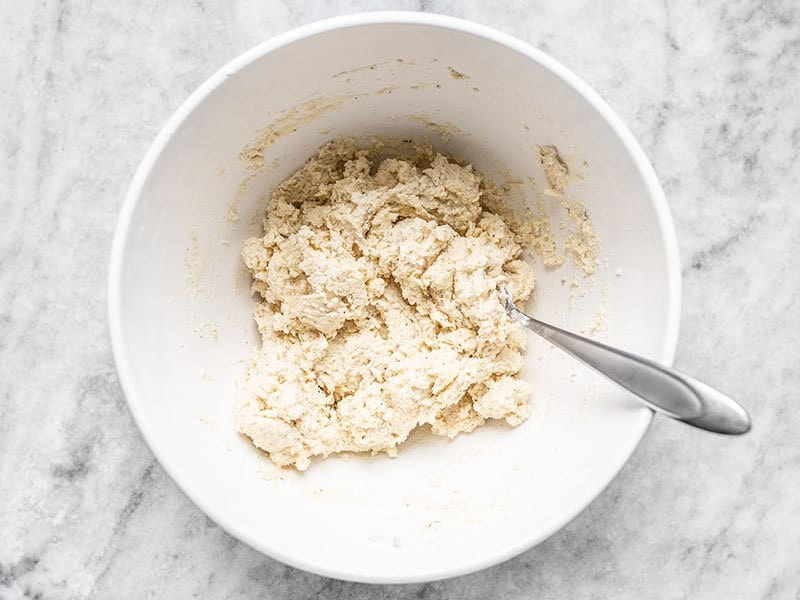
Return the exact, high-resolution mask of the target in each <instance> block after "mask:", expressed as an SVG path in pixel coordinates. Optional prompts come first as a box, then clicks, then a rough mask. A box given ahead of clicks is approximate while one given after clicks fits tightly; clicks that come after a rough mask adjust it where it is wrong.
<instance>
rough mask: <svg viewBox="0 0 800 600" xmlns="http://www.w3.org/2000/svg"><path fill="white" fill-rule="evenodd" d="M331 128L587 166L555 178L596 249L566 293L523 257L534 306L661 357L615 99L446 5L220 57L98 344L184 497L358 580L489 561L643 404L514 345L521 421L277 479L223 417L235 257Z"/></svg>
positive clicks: (660, 245) (664, 342)
mask: <svg viewBox="0 0 800 600" xmlns="http://www.w3.org/2000/svg"><path fill="white" fill-rule="evenodd" d="M449 67H452V69H454V70H456V71H458V72H460V73H462V74H463V75H465V76H466V77H468V78H457V77H455V76H454V74H453V73H452V72H451V71H450V69H449ZM426 122H434V123H438V124H439V125H441V126H443V127H445V128H446V129H447V130H448V131H449V132H450V133H452V137H449V140H444V139H442V136H440V135H439V134H438V133H437V132H436V131H434V129H435V128H434V129H432V128H431V127H430V126H428V125H426ZM270 126H271V127H272V128H273V131H274V132H275V133H278V134H280V135H277V136H276V140H275V141H274V143H273V144H272V145H270V146H269V147H267V148H266V149H265V152H264V158H265V165H266V166H265V168H264V169H263V170H261V171H260V172H258V173H257V174H255V175H254V176H253V177H250V178H249V179H248V172H247V171H246V168H245V165H244V164H243V163H242V161H241V160H240V159H239V158H238V154H239V152H240V150H241V149H242V148H243V147H244V146H246V145H247V144H248V143H250V142H251V141H253V139H254V138H255V137H256V135H257V134H258V132H259V131H263V130H264V128H265V127H267V128H269V127H270ZM337 134H347V135H370V134H378V135H392V136H402V137H411V138H415V139H428V140H430V141H432V142H433V143H434V144H436V145H437V146H439V147H442V148H445V149H446V150H448V151H450V152H453V153H455V154H456V155H458V156H462V157H466V158H467V159H469V160H470V161H471V162H472V163H473V164H474V165H475V166H476V167H477V168H478V169H479V170H481V171H483V172H485V173H487V174H488V175H489V176H491V177H494V178H496V179H501V180H504V179H508V178H509V177H512V178H516V179H519V180H521V181H523V182H525V181H527V177H529V176H532V177H534V178H535V179H536V181H537V182H540V184H541V182H543V181H544V179H543V177H542V172H541V168H540V166H539V165H538V160H537V145H538V144H555V145H556V146H557V147H558V148H559V150H560V152H561V154H562V156H564V157H565V159H566V160H567V162H568V163H569V164H570V165H572V166H573V170H574V171H575V172H577V173H578V174H579V175H580V176H581V177H582V178H583V182H582V183H578V184H576V185H574V186H572V188H570V193H571V194H572V195H574V196H575V197H577V198H579V199H580V200H582V201H583V202H584V203H585V204H586V206H587V208H588V210H589V214H590V215H591V217H592V219H593V221H594V224H595V227H596V229H597V232H598V235H599V238H600V241H601V244H602V255H601V256H602V261H601V267H600V268H599V270H598V272H597V274H596V275H595V276H594V277H592V278H591V279H589V280H586V281H584V279H583V278H582V277H578V280H579V281H580V282H581V285H580V287H579V288H576V289H573V288H572V287H571V286H570V283H571V281H572V277H573V271H574V269H573V268H572V267H571V266H569V265H567V266H565V267H564V268H562V269H559V270H556V271H550V272H548V271H545V270H544V269H543V268H541V267H537V273H538V291H537V294H538V296H537V300H536V302H535V304H534V306H533V308H534V310H535V312H536V314H537V315H539V316H541V317H542V318H545V319H549V320H551V321H553V322H555V323H559V324H561V325H564V326H567V327H571V328H573V329H578V330H581V329H584V330H588V328H589V326H590V324H591V323H592V322H593V321H594V320H595V317H596V316H597V310H598V308H600V309H602V308H603V307H605V308H606V309H607V313H608V323H609V326H608V331H607V339H608V340H609V341H610V342H611V343H613V344H616V345H619V346H621V347H624V348H627V349H629V350H632V351H635V352H638V353H641V354H644V355H646V356H650V357H653V358H655V359H659V360H661V361H662V362H664V363H667V364H668V363H670V362H671V360H672V356H673V352H674V348H675V343H676V337H677V331H678V314H679V285H680V276H679V269H678V259H677V250H676V243H675V238H674V233H673V228H672V223H671V219H670V215H669V212H668V209H667V206H666V203H665V201H664V197H663V192H662V190H661V188H660V186H659V184H658V181H657V180H656V177H655V175H654V173H653V170H652V168H651V167H650V164H649V163H648V161H647V159H646V158H645V156H644V154H643V153H642V150H641V149H640V148H639V146H638V145H637V143H636V142H635V141H634V139H633V138H632V137H631V134H630V133H629V132H628V130H627V129H626V128H625V127H624V126H623V125H622V123H621V122H620V120H619V119H618V118H617V116H616V115H615V114H614V113H613V112H612V110H611V109H610V108H609V107H608V106H607V105H606V104H605V103H604V102H603V101H602V100H601V99H600V98H599V97H598V96H597V94H595V93H594V92H593V91H592V90H591V89H589V88H588V87H587V86H586V84H584V83H583V82H581V81H580V80H579V79H578V78H577V77H575V76H574V75H573V74H572V73H570V72H569V71H567V70H566V69H565V68H564V67H562V66H561V65H559V64H558V63H556V62H555V61H554V60H552V59H551V58H549V57H548V56H546V55H544V54H542V53H541V52H539V51H537V50H535V49H533V48H531V47H530V46H528V45H526V44H524V43H522V42H520V41H518V40H515V39H513V38H511V37H509V36H507V35H504V34H501V33H498V32H496V31H493V30H491V29H487V28H486V27H482V26H479V25H475V24H473V23H468V22H465V21H460V20H457V19H452V18H447V17H442V16H434V15H426V14H420V13H371V14H362V15H354V16H348V17H344V18H338V19H332V20H328V21H323V22H319V23H315V24H312V25H309V26H306V27H302V28H300V29H296V30H294V31H291V32H289V33H286V34H284V35H280V36H278V37H275V38H273V39H270V40H269V41H267V42H265V43H264V44H262V45H260V46H258V47H257V48H254V49H253V50H251V51H249V52H247V53H246V54H244V55H243V56H241V57H239V58H237V59H236V60H234V61H233V62H231V63H230V64H228V65H227V66H226V67H224V68H223V69H222V70H220V71H219V72H217V73H216V74H215V75H214V76H212V77H211V78H210V79H209V80H208V81H207V82H206V83H205V84H203V85H202V86H201V87H200V89H199V90H197V91H196V92H195V93H194V94H192V96H191V97H190V98H189V99H188V100H187V101H186V103H185V104H184V105H183V106H182V107H181V108H180V109H179V110H178V112H177V113H176V114H175V115H174V116H173V117H172V118H171V119H170V120H169V122H168V123H167V125H166V126H165V127H164V129H163V130H162V131H161V133H160V134H159V136H158V137H157V138H156V140H155V142H154V143H153V146H152V147H151V148H150V150H149V151H148V153H147V155H146V156H145V158H144V160H143V161H142V164H141V166H140V167H139V170H138V171H137V173H136V176H135V178H134V180H133V183H132V184H131V188H130V191H129V193H128V196H127V198H126V200H125V203H124V207H123V210H122V214H121V216H120V220H119V225H118V228H117V232H116V237H115V239H114V246H113V251H112V257H111V268H110V277H109V321H110V330H111V338H112V343H113V349H114V356H115V359H116V362H117V368H118V370H119V376H120V380H121V382H122V386H123V388H124V391H125V395H126V397H127V399H128V403H129V405H130V409H131V412H132V414H133V416H134V418H135V419H136V422H137V423H138V425H139V427H140V429H141V431H142V434H143V435H144V437H145V439H146V440H147V443H148V444H149V445H150V447H151V448H152V450H153V453H154V454H155V455H156V457H157V458H158V460H159V461H160V463H161V464H162V466H163V467H164V468H165V469H166V470H167V472H169V474H170V475H171V476H172V478H173V479H174V480H175V482H176V483H177V484H178V485H179V486H180V487H181V489H182V490H183V491H184V492H185V493H186V494H187V495H188V496H189V497H190V498H191V499H192V500H193V501H194V502H195V503H196V504H197V505H198V506H199V507H200V508H201V509H202V510H203V511H204V512H205V513H206V514H208V515H209V516H210V517H211V518H212V519H214V520H215V521H216V522H217V523H219V524H220V525H221V526H222V527H224V528H225V529H226V530H227V531H229V532H230V533H232V534H233V535H235V536H236V537H238V538H239V539H241V540H242V541H244V542H246V543H247V544H250V545H251V546H253V547H254V548H257V549H258V550H260V551H262V552H264V553H265V554H268V555H269V556H272V557H275V558H277V559H279V560H281V561H284V562H286V563H289V564H291V565H294V566H297V567H300V568H302V569H306V570H309V571H313V572H316V573H321V574H325V575H329V576H333V577H338V578H342V579H351V580H359V581H367V582H411V581H423V580H432V579H438V578H444V577H449V576H453V575H458V574H461V573H466V572H469V571H474V570H477V569H480V568H483V567H486V566H489V565H492V564H494V563H497V562H500V561H502V560H504V559H507V558H509V557H511V556H513V555H515V554H517V553H519V552H522V551H523V550H525V549H527V548H530V547H531V546H533V545H534V544H536V543H538V542H540V541H542V540H543V539H545V538H546V537H547V536H549V535H550V534H552V533H553V532H555V531H556V530H558V529H559V528H560V527H562V526H564V525H565V524H566V523H567V522H568V521H569V520H570V519H572V518H573V517H575V515H577V514H578V513H579V512H580V511H581V510H582V509H583V508H584V507H586V505H587V504H588V503H589V502H591V501H592V499H594V498H595V497H596V496H597V495H598V494H599V493H600V492H601V490H603V488H604V487H605V486H606V485H607V484H608V482H609V481H610V480H611V479H612V478H613V477H614V475H615V474H616V473H617V472H618V471H619V469H620V468H621V467H622V465H623V464H624V463H625V461H626V460H627V459H628V457H629V456H630V455H631V453H632V452H633V451H634V449H635V448H636V445H637V443H638V442H639V440H640V439H641V438H642V436H643V435H644V433H645V431H646V430H647V427H648V424H649V423H650V419H651V413H650V412H649V411H648V410H647V409H645V408H642V407H641V406H640V405H639V404H638V403H636V402H635V401H633V400H631V399H630V398H629V397H628V396H627V395H626V394H625V393H624V392H621V391H619V390H618V389H616V388H614V387H612V386H610V385H607V384H605V383H603V382H602V381H600V380H599V379H597V378H596V377H595V376H593V375H591V374H588V373H587V372H586V370H585V369H583V368H582V367H581V366H580V365H578V364H577V363H575V362H573V361H572V360H571V359H569V358H568V357H566V356H563V355H561V354H560V353H559V352H557V351H555V350H553V349H552V348H549V347H547V345H546V344H543V343H541V342H539V341H536V340H531V344H530V346H529V351H528V356H527V358H528V360H527V364H526V367H525V372H524V376H525V377H526V378H530V379H531V381H533V383H534V394H533V397H532V403H533V415H532V417H531V419H530V420H529V421H528V422H526V423H525V424H524V425H522V426H520V427H518V428H516V429H511V428H507V427H505V426H502V425H496V426H487V427H484V428H481V429H479V430H477V431H476V432H474V433H472V434H469V435H462V436H460V437H459V438H458V439H456V440H455V441H453V442H450V441H447V440H444V439H438V438H437V439H433V438H432V437H430V436H425V435H415V436H414V439H413V440H412V441H410V442H409V443H408V444H407V445H406V446H405V447H404V448H402V450H401V452H400V457H399V458H397V459H389V458H386V457H382V456H379V457H374V458H364V459H360V458H356V459H351V460H344V459H337V458H333V459H328V460H325V461H315V462H314V463H313V464H312V466H311V469H310V470H309V471H308V472H306V473H305V474H298V473H296V472H287V473H285V474H283V475H282V477H277V478H276V477H275V476H274V475H275V473H273V472H271V471H270V468H269V461H268V460H267V459H266V458H265V457H263V456H262V455H260V454H259V453H258V452H256V451H255V450H254V449H253V447H251V446H250V444H249V443H248V442H247V441H246V440H245V439H243V438H241V437H240V436H239V435H237V433H236V431H235V425H234V404H235V398H236V393H237V390H236V377H237V376H238V374H240V373H241V371H242V365H243V364H244V363H245V361H247V360H248V359H249V358H250V356H251V353H252V352H253V349H254V348H255V347H256V345H257V342H258V340H257V336H256V332H255V328H254V325H253V323H252V319H251V315H250V310H251V300H250V298H249V295H248V291H247V290H248V284H249V281H248V278H247V275H246V273H243V271H242V267H241V261H240V258H239V250H240V246H241V243H242V241H243V240H244V239H245V238H246V237H248V236H249V235H252V234H254V233H257V232H258V225H257V219H251V217H253V216H254V215H259V214H260V213H261V212H262V211H263V208H264V198H265V196H266V194H267V192H268V191H269V190H270V189H271V187H272V186H274V185H275V184H276V183H278V182H280V181H282V180H283V179H284V178H285V177H286V176H287V175H289V174H290V173H291V172H292V171H293V170H294V169H296V168H297V167H299V166H300V165H301V164H302V163H303V162H304V161H305V160H306V159H307V158H308V157H309V156H310V155H311V154H312V153H313V152H314V151H315V149H316V148H317V147H318V146H319V145H320V144H322V143H323V142H324V141H326V140H328V139H330V138H332V137H334V136H335V135H337ZM443 137H445V138H447V137H448V135H444V136H443ZM584 161H585V162H584ZM243 182H244V183H243ZM540 187H541V185H540ZM522 189H523V190H524V193H525V195H526V196H525V199H526V201H528V202H532V201H533V200H534V192H533V191H532V190H531V188H530V187H529V186H522ZM551 204H552V206H553V207H555V206H557V203H555V202H554V201H553V202H551ZM231 209H233V210H234V211H235V212H236V213H238V214H239V215H240V218H239V219H238V221H236V222H234V223H231V222H230V221H229V220H226V215H228V214H229V212H230V210H231ZM553 210H554V214H555V213H556V212H557V211H556V209H555V208H554V209H553ZM253 223H256V225H253ZM554 228H555V229H556V230H557V231H558V229H559V228H558V221H557V220H556V221H555V222H554ZM618 270H621V271H618ZM620 273H621V276H619V274H620ZM564 277H566V284H565V282H564V281H562V278H564ZM609 527H613V524H609Z"/></svg>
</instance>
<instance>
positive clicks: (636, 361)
mask: <svg viewBox="0 0 800 600" xmlns="http://www.w3.org/2000/svg"><path fill="white" fill-rule="evenodd" d="M505 307H506V311H508V314H509V316H510V317H512V318H513V319H514V320H515V321H517V322H519V323H521V324H522V325H524V326H525V327H527V328H528V329H530V330H531V331H533V332H534V333H536V334H538V335H540V336H541V337H543V338H544V339H546V340H547V341H548V342H550V343H551V344H553V345H554V346H558V347H559V348H561V349H562V350H564V351H565V352H567V353H568V354H571V355H572V356H574V357H575V358H577V359H578V360H580V361H581V362H583V363H584V364H586V365H588V366H590V367H592V368H594V369H596V370H597V371H599V372H600V373H602V374H603V375H605V376H606V377H608V378H609V379H611V380H612V381H614V382H616V383H617V384H619V385H621V386H622V387H624V388H625V389H626V390H628V391H630V392H632V393H633V394H635V395H636V396H638V398H639V399H640V400H641V401H642V402H643V403H644V404H646V405H647V406H649V407H650V408H652V409H653V410H655V411H657V412H660V413H663V414H665V415H667V416H669V417H672V418H673V419H677V420H679V421H683V422H685V423H688V424H690V425H693V426H695V427H699V428H700V429H706V430H708V431H713V432H716V433H726V434H741V433H746V432H747V431H749V430H750V417H749V416H748V414H747V411H745V410H744V408H742V407H741V406H740V405H739V404H737V403H736V402H734V401H733V400H732V399H731V398H729V397H727V396H725V395H724V394H722V393H721V392H719V391H717V390H715V389H714V388H712V387H710V386H708V385H706V384H705V383H703V382H701V381H698V380H697V379H695V378H693V377H689V376H687V375H684V374H682V373H678V372H677V371H674V370H672V369H669V368H667V367H665V366H663V365H659V364H658V363H656V362H653V361H651V360H648V359H646V358H643V357H641V356H636V355H634V354H631V353H629V352H625V351H624V350H619V349H617V348H612V347H611V346H607V345H605V344H601V343H600V342H596V341H594V340H590V339H588V338H585V337H582V336H580V335H577V334H574V333H572V332H569V331H565V330H563V329H560V328H558V327H556V326H554V325H550V324H548V323H545V322H543V321H539V320H538V319H534V318H533V317H530V316H528V315H526V314H525V313H523V312H521V311H520V310H519V309H517V307H516V306H514V304H513V303H512V302H511V300H510V298H509V297H507V296H506V297H505Z"/></svg>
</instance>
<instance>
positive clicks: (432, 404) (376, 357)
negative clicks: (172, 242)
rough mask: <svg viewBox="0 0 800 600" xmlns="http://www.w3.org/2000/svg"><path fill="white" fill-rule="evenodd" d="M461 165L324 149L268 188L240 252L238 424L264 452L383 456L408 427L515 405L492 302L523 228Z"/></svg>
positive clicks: (346, 143)
mask: <svg viewBox="0 0 800 600" xmlns="http://www.w3.org/2000/svg"><path fill="white" fill-rule="evenodd" d="M490 193H491V191H490V189H489V188H488V187H487V186H486V185H485V184H484V182H483V178H482V176H481V175H480V174H478V173H476V172H475V171H474V170H473V169H472V168H471V167H470V166H462V165H459V164H457V163H456V162H454V161H453V160H451V159H448V158H447V157H445V156H442V155H440V154H435V153H434V152H432V151H431V150H430V149H425V148H417V152H416V156H415V157H413V158H409V159H399V158H384V159H380V158H378V157H377V155H376V153H375V152H374V151H369V150H359V149H358V148H357V146H356V144H355V142H354V141H352V140H347V139H340V140H336V141H333V142H330V143H328V144H327V145H325V146H323V147H322V148H321V149H320V150H319V151H318V153H317V154H316V155H315V156H314V157H312V158H311V159H310V160H309V161H308V162H307V163H306V164H305V165H304V166H303V167H302V168H301V169H300V170H299V171H297V172H296V173H295V174H294V175H292V176H291V177H290V178H289V179H287V180H286V181H284V182H283V183H282V184H280V185H279V186H278V187H277V188H276V189H275V190H274V191H273V193H272V195H271V198H270V202H269V206H268V208H267V212H266V217H265V219H264V223H263V231H264V234H263V236H262V237H255V238H251V239H249V240H247V241H246V243H245V245H244V248H243V252H242V255H243V258H244V261H245V263H246V265H247V267H248V269H249V270H250V272H251V274H252V277H253V286H252V287H253V292H254V293H255V294H256V295H257V298H258V300H259V302H258V304H257V305H256V306H255V309H254V315H255V320H256V322H257V324H258V329H259V331H260V333H261V336H262V338H263V344H262V348H261V349H260V350H259V351H258V352H257V353H256V356H255V358H254V360H253V364H252V366H251V368H250V371H249V374H248V378H247V386H246V389H247V394H246V398H245V400H244V401H243V403H242V404H241V406H240V408H239V429H240V431H241V432H242V433H244V434H245V435H247V436H248V437H249V438H250V439H251V440H252V442H253V443H254V444H255V445H256V446H258V447H259V448H261V449H263V450H265V451H266V452H268V453H269V456H270V457H271V459H272V460H273V461H274V462H275V463H277V464H278V465H282V466H288V465H293V466H295V467H296V468H298V469H300V470H304V469H306V468H308V466H309V464H310V459H311V458H312V457H313V456H317V455H319V456H327V455H329V454H331V453H334V452H343V451H349V452H372V453H377V452H387V453H388V454H390V455H394V454H395V453H396V451H397V446H398V444H401V443H402V442H403V441H404V440H405V439H406V438H407V437H408V435H409V433H410V432H411V431H412V430H413V429H414V428H416V427H418V426H421V425H429V426H430V428H431V430H432V431H433V433H435V434H437V435H443V436H449V437H455V436H456V435H457V434H458V433H461V432H466V431H472V430H473V429H475V428H476V427H478V426H479V425H481V424H483V423H484V422H485V421H486V420H487V419H504V420H505V421H506V422H507V423H509V424H510V425H518V424H520V423H522V422H523V421H524V420H525V419H526V418H527V416H528V412H529V408H528V396H529V394H530V389H529V386H528V384H526V383H525V382H524V381H522V380H521V379H520V377H519V371H520V369H521V367H522V352H523V350H524V345H525V338H526V334H525V331H524V330H523V329H522V328H521V326H519V325H518V324H516V323H514V322H513V321H511V320H510V319H509V318H508V317H507V316H506V314H505V311H504V309H503V307H502V306H501V304H500V302H499V301H498V298H497V295H496V289H497V287H498V285H501V284H502V285H506V286H507V287H508V288H509V290H510V291H511V292H512V295H513V297H514V299H515V301H517V302H524V301H525V300H526V299H527V298H528V297H529V296H530V295H531V293H532V291H533V285H534V281H533V274H532V271H531V268H530V266H529V265H528V264H527V263H525V262H523V261H522V260H521V259H520V257H521V253H522V246H523V245H527V244H529V243H530V242H531V240H530V239H528V237H527V236H529V235H530V233H529V232H528V233H526V232H525V231H521V230H520V229H518V228H514V229H512V226H511V225H510V224H509V221H508V220H507V219H504V218H503V217H502V216H500V215H499V214H496V213H495V212H492V211H490V210H489V209H488V208H487V206H494V205H496V198H494V199H493V200H494V201H493V202H489V203H487V202H485V200H486V198H487V195H488V194H490Z"/></svg>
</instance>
